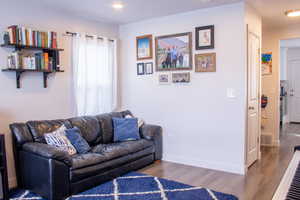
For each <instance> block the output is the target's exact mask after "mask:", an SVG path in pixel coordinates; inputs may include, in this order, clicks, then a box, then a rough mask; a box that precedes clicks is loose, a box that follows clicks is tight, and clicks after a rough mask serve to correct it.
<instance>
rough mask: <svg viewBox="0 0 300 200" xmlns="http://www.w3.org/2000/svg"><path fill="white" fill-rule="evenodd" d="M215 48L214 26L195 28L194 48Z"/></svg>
mask: <svg viewBox="0 0 300 200" xmlns="http://www.w3.org/2000/svg"><path fill="white" fill-rule="evenodd" d="M213 48H215V26H214V25H210V26H202V27H197V28H196V50H203V49H213Z"/></svg>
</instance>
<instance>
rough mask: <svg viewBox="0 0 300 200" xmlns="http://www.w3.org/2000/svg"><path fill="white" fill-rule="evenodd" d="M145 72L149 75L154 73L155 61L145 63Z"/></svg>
mask: <svg viewBox="0 0 300 200" xmlns="http://www.w3.org/2000/svg"><path fill="white" fill-rule="evenodd" d="M145 74H147V75H150V74H153V62H147V63H145Z"/></svg>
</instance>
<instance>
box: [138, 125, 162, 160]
mask: <svg viewBox="0 0 300 200" xmlns="http://www.w3.org/2000/svg"><path fill="white" fill-rule="evenodd" d="M140 134H141V136H142V138H145V139H147V140H152V141H153V142H154V146H155V160H161V159H162V128H161V127H160V126H157V125H150V124H145V125H143V126H142V127H141V128H140Z"/></svg>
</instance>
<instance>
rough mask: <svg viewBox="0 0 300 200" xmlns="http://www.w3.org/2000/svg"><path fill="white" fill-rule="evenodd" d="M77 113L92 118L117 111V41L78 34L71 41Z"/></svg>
mask: <svg viewBox="0 0 300 200" xmlns="http://www.w3.org/2000/svg"><path fill="white" fill-rule="evenodd" d="M72 43H73V44H72V48H73V51H72V61H73V63H72V64H73V72H74V80H73V81H74V94H75V101H76V112H77V115H78V116H81V115H95V114H100V113H104V112H111V111H113V110H114V109H116V101H117V100H116V99H117V95H116V94H117V86H116V85H117V84H116V79H117V70H116V41H114V42H112V41H109V40H108V39H107V38H103V39H102V40H101V39H97V37H96V36H94V37H93V38H90V37H86V35H85V34H77V35H76V36H73V38H72Z"/></svg>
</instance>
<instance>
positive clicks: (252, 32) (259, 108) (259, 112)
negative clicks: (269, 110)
mask: <svg viewBox="0 0 300 200" xmlns="http://www.w3.org/2000/svg"><path fill="white" fill-rule="evenodd" d="M246 31H247V33H246V37H247V42H246V43H247V44H246V46H247V47H246V51H247V54H246V60H247V61H246V62H247V63H246V66H247V70H246V91H247V93H246V119H245V120H246V134H245V141H246V142H245V144H246V145H245V173H246V172H247V171H248V168H249V167H250V166H251V165H252V164H250V165H248V112H249V109H248V107H249V102H248V97H249V95H248V94H249V35H250V34H252V35H254V36H255V37H256V38H257V39H258V42H259V56H260V55H261V37H260V36H258V35H257V34H256V33H255V32H254V31H251V29H249V25H248V24H247V27H246ZM258 74H259V77H258V109H257V110H258V116H259V117H258V127H259V128H258V141H257V142H258V144H257V145H258V147H257V148H258V151H257V158H258V160H260V159H261V106H260V105H261V98H260V97H261V82H262V80H261V62H259V73H258Z"/></svg>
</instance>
